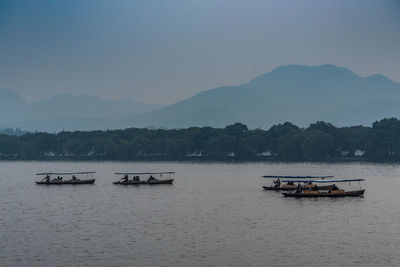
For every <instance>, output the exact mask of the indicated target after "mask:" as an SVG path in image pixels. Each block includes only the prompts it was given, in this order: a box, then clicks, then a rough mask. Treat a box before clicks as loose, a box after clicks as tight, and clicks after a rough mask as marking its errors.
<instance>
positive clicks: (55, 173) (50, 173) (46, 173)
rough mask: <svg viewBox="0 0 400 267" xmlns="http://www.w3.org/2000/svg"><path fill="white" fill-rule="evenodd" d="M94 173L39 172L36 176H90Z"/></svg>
mask: <svg viewBox="0 0 400 267" xmlns="http://www.w3.org/2000/svg"><path fill="white" fill-rule="evenodd" d="M90 173H96V172H41V173H37V174H36V175H73V174H90Z"/></svg>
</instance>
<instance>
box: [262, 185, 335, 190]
mask: <svg viewBox="0 0 400 267" xmlns="http://www.w3.org/2000/svg"><path fill="white" fill-rule="evenodd" d="M263 188H264V190H268V191H294V190H296V189H297V188H296V186H295V187H274V186H263ZM314 188H315V189H316V190H333V189H334V185H321V186H316V187H314Z"/></svg>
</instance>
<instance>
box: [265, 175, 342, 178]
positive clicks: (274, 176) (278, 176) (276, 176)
mask: <svg viewBox="0 0 400 267" xmlns="http://www.w3.org/2000/svg"><path fill="white" fill-rule="evenodd" d="M333 177H334V176H333V175H327V176H280V175H264V176H263V178H274V179H275V178H284V179H316V178H320V179H325V178H333Z"/></svg>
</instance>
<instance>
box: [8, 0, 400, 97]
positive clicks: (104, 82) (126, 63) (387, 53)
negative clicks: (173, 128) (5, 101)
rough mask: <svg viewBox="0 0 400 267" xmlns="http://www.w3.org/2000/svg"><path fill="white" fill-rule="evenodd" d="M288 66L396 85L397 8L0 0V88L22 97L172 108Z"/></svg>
mask: <svg viewBox="0 0 400 267" xmlns="http://www.w3.org/2000/svg"><path fill="white" fill-rule="evenodd" d="M287 64H302V65H321V64H335V65H338V66H344V67H347V68H349V69H351V70H352V71H354V72H356V73H358V74H360V75H362V76H368V75H372V74H375V73H381V74H383V75H385V76H387V77H389V78H391V79H392V80H394V81H397V82H400V1H399V0H325V1H321V0H291V1H289V0H276V1H272V0H263V1H261V0H260V1H256V0H246V1H244V0H243V1H238V0H215V1H211V0H190V1H187V0H170V1H147V0H142V1H133V0H132V1H131V0H126V1H123V0H115V1H108V0H84V1H82V0H70V1H61V0H60V1H54V0H42V1H37V0H26V1H24V0H10V1H8V0H2V1H0V90H2V89H10V90H14V91H16V92H17V93H18V94H20V95H21V96H22V97H24V98H25V99H26V100H27V101H36V100H39V99H43V98H48V97H51V96H53V95H56V94H58V93H61V92H67V93H71V94H74V95H80V94H88V95H95V96H99V97H102V98H106V99H119V98H127V97H128V98H133V99H135V100H139V101H143V102H148V103H156V104H171V103H174V102H176V101H179V100H182V99H185V98H187V97H191V96H193V95H195V94H196V93H199V92H201V91H203V90H208V89H212V88H216V87H218V86H225V85H239V84H243V83H247V82H248V81H249V80H251V79H252V78H254V77H256V76H258V75H261V74H263V73H266V72H268V71H271V70H272V69H274V68H275V67H278V66H281V65H287Z"/></svg>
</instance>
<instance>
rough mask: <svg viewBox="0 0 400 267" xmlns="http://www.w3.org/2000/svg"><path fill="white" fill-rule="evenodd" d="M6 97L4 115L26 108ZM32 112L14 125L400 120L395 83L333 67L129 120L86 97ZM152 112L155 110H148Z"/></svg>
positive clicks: (290, 71)
mask: <svg viewBox="0 0 400 267" xmlns="http://www.w3.org/2000/svg"><path fill="white" fill-rule="evenodd" d="M3 94H5V95H7V94H9V92H4V91H3V92H0V97H1V98H2V96H3ZM10 99H12V101H11V100H10V101H9V103H13V104H12V105H15V107H17V108H16V109H15V108H14V109H13V108H12V107H10V105H9V104H8V106H7V105H6V110H7V109H10V110H17V111H19V110H26V109H25V108H24V101H23V100H22V99H21V98H19V97H18V96H13V97H10ZM2 100H3V99H1V101H2ZM125 101H127V100H125ZM6 102H7V101H6ZM2 103H3V101H2V102H0V104H2ZM6 104H7V103H6ZM31 106H33V107H34V108H33V111H32V109H28V110H29V113H30V114H31V115H30V116H31V117H30V119H29V121H27V122H25V123H18V124H13V125H11V126H14V127H15V126H18V127H21V129H31V130H32V129H33V130H34V129H38V130H48V131H59V130H62V129H66V130H75V129H82V130H91V129H114V128H127V127H157V128H158V127H166V128H183V127H190V126H206V125H207V126H213V127H224V126H226V125H228V124H232V123H234V122H242V123H244V124H247V125H248V126H249V127H250V128H256V127H261V128H269V127H270V126H272V125H274V124H277V123H282V122H285V121H290V122H292V123H295V124H296V125H299V126H307V125H308V124H310V123H312V122H315V121H319V120H325V121H329V122H331V123H333V124H335V125H337V126H345V125H359V124H363V125H370V124H371V123H373V122H374V121H376V120H379V119H382V118H384V117H400V84H399V83H396V82H394V81H392V80H390V79H388V78H387V77H385V76H383V75H380V74H375V75H372V76H369V77H361V76H359V75H357V74H355V73H354V72H352V71H350V70H348V69H346V68H343V67H337V66H334V65H321V66H311V67H310V66H301V65H288V66H282V67H278V68H276V69H274V70H272V71H271V72H268V73H266V74H263V75H261V76H259V77H256V78H255V79H253V80H251V81H250V82H249V83H247V84H243V85H240V86H226V87H219V88H215V89H212V90H208V91H204V92H201V93H199V94H197V95H195V96H193V97H190V98H188V99H185V100H183V101H180V102H177V103H175V104H173V105H170V106H166V107H162V108H159V109H155V110H152V111H149V112H145V113H142V114H137V113H138V112H137V113H136V115H133V116H130V115H132V114H128V113H129V112H126V111H128V110H130V111H134V107H135V106H138V107H139V106H140V104H137V103H133V102H129V101H128V102H124V101H114V102H112V101H111V102H110V101H106V100H100V99H98V98H96V97H88V96H80V97H73V96H70V95H61V96H56V97H54V98H52V99H49V100H47V101H40V102H37V103H34V104H32V105H31ZM106 107H107V108H106ZM152 108H154V106H151V107H149V109H152ZM1 110H3V109H1ZM141 110H143V109H141ZM17 111H16V113H15V114H16V115H18V116H21V114H22V115H23V114H24V112H26V111H24V112H17ZM83 111H84V112H83ZM49 113H50V114H49ZM117 114H118V115H117ZM123 117H126V118H123ZM114 118H115V119H114ZM1 121H4V117H1ZM6 126H10V125H6ZM60 127H61V128H60Z"/></svg>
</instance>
